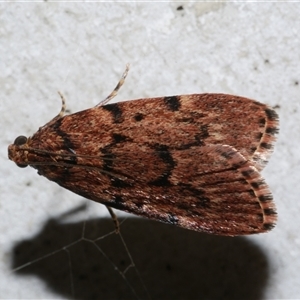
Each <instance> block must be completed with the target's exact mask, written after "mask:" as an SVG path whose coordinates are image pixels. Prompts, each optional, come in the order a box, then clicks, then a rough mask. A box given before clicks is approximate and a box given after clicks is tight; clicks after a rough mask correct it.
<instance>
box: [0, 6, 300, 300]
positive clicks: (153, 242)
mask: <svg viewBox="0 0 300 300" xmlns="http://www.w3.org/2000/svg"><path fill="white" fill-rule="evenodd" d="M299 14H300V4H299V3H227V2H222V3H209V2H202V3H200V2H198V3H192V2H184V1H182V2H180V3H179V2H170V3H138V2H135V3H130V2H127V3H72V4H71V3H51V2H50V3H49V2H46V1H45V2H42V3H2V4H0V57H1V58H0V70H1V74H0V99H1V100H0V116H1V117H0V128H1V132H2V134H1V138H0V143H1V148H0V149H1V150H0V151H1V155H0V159H1V177H0V189H1V190H0V191H1V198H0V298H1V299H5V298H7V299H8V298H19V299H29V298H38V299H42V298H54V299H61V298H66V299H67V298H71V297H76V298H81V299H83V298H84V299H87V298H90V299H93V298H94V299H104V298H112V299H122V298H127V299H128V298H134V293H136V294H137V296H136V298H143V299H144V298H146V292H145V289H144V288H143V285H142V283H141V282H140V280H139V279H138V278H137V277H138V276H137V275H136V272H135V271H136V270H138V271H139V272H140V275H141V277H142V279H143V281H144V285H145V287H146V289H147V290H148V293H149V294H150V296H151V297H152V298H153V299H158V298H159V299H183V298H194V299H195V298H198V299H200V298H202V299H203V298H210V299H212V298H214V299H216V298H219V299H233V298H236V299H263V298H264V299H266V298H268V299H274V298H277V299H291V298H299V297H300V286H299V281H300V275H299V268H300V260H299V254H300V253H299V252H300V234H299V228H300V218H299V217H298V213H300V201H299V195H300V187H299V180H300V171H299V160H300V158H299V149H298V148H299V132H300V121H299V108H300V107H299V104H300V98H299V97H300V96H299V95H300V68H299V61H300V52H299V49H300V38H299V31H300V19H299ZM126 63H130V65H131V69H130V73H129V75H128V78H127V80H126V82H125V85H124V86H123V87H122V89H121V90H120V92H119V95H118V96H117V97H116V99H115V101H121V100H127V99H136V98H144V97H154V96H164V95H177V94H188V93H203V92H222V93H229V94H236V95H241V96H245V97H248V98H253V99H256V100H259V101H261V102H263V103H266V104H269V105H270V106H272V107H274V108H275V109H276V111H277V112H278V114H279V116H280V135H279V138H278V142H277V144H276V147H275V152H274V154H273V155H272V158H271V159H270V162H269V164H268V165H267V167H266V168H265V170H264V171H263V176H264V177H265V179H266V181H267V182H268V184H269V186H270V188H271V190H272V192H273V195H274V199H275V202H276V205H277V208H278V223H277V226H276V228H275V229H274V230H273V231H272V232H270V233H268V234H262V235H257V236H251V237H244V238H239V237H238V238H224V237H216V236H207V235H204V234H198V233H195V232H189V231H186V230H182V229H179V228H175V227H172V226H168V225H164V224H160V223H156V222H151V221H144V220H143V219H138V218H134V217H132V216H130V215H125V214H119V213H118V212H117V213H118V215H119V216H120V220H123V218H124V216H126V217H127V219H126V221H125V222H124V223H122V225H121V230H122V234H123V237H124V240H125V242H126V244H127V246H128V248H129V252H130V254H131V255H132V257H133V260H134V261H135V263H136V266H137V267H136V269H135V268H130V269H129V270H128V272H126V273H125V278H126V280H127V281H126V280H124V279H123V278H122V276H121V275H120V273H119V272H118V271H116V270H115V269H114V266H117V267H118V268H119V270H121V271H122V270H124V269H126V267H127V266H128V265H129V259H128V257H127V254H126V250H125V249H124V245H123V244H122V240H121V239H120V237H118V236H116V235H114V234H111V235H109V236H107V237H105V235H106V234H107V233H109V232H111V231H113V224H112V222H111V220H109V219H106V218H102V217H103V216H105V217H107V216H108V215H107V212H106V210H105V208H104V207H103V206H101V205H100V204H96V203H92V202H91V201H87V200H85V199H83V198H80V197H79V196H77V195H75V194H72V193H70V192H68V191H66V190H63V189H62V188H60V187H59V186H58V185H56V184H54V183H51V182H49V181H47V180H46V179H45V178H42V177H40V176H38V175H37V174H36V172H35V171H34V170H33V169H31V168H25V169H18V168H17V167H16V166H15V165H14V164H13V163H12V162H11V161H9V160H8V159H7V146H8V145H9V144H10V143H12V142H13V141H14V139H15V138H16V137H17V136H18V135H25V136H30V135H32V134H33V133H34V132H35V131H36V130H37V129H38V127H39V126H42V125H44V124H45V123H46V122H47V121H49V120H50V119H51V118H53V117H54V116H55V115H56V114H57V113H58V112H59V110H60V105H61V102H60V98H59V96H58V94H57V91H60V92H62V93H63V94H64V96H65V97H66V99H67V108H68V109H69V112H76V111H79V110H82V109H85V108H89V107H92V106H94V105H96V104H97V103H98V102H99V101H100V100H101V99H103V98H105V97H106V96H107V95H108V94H109V93H110V92H111V91H112V89H113V88H114V86H115V85H116V83H117V82H118V80H119V77H120V76H121V74H122V72H123V71H124V68H125V65H126ZM83 204H84V205H86V207H80V205H83ZM76 208H78V209H77V210H76ZM83 220H87V222H86V223H84V222H83ZM83 224H86V226H87V227H86V232H89V233H92V234H93V237H103V239H102V240H101V244H100V246H99V247H100V248H96V247H95V244H93V243H88V242H84V241H81V242H78V243H77V244H76V245H75V246H73V247H69V248H67V250H61V251H58V252H55V250H59V249H62V247H64V246H67V245H68V244H70V243H71V242H72V241H76V240H80V237H81V232H82V226H83ZM98 230H99V231H98ZM93 237H90V239H92V238H93ZM99 249H101V250H102V251H103V252H104V253H105V254H106V255H108V256H109V258H110V259H111V260H112V261H113V262H111V261H108V260H107V259H106V258H105V256H103V255H102V254H101V251H100V250H99ZM47 254H50V255H49V257H48V256H47ZM39 258H42V259H41V260H39V261H36V260H38V259H39ZM26 263H29V265H26V266H25V267H22V268H20V270H15V271H12V269H14V268H17V267H19V266H20V265H23V264H26ZM128 285H130V286H131V288H130V287H128ZM132 290H133V291H132Z"/></svg>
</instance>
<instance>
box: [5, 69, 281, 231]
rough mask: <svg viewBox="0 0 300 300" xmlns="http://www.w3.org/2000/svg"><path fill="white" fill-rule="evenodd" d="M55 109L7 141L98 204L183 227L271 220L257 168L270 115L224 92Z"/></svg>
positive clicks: (274, 121)
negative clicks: (34, 127)
mask: <svg viewBox="0 0 300 300" xmlns="http://www.w3.org/2000/svg"><path fill="white" fill-rule="evenodd" d="M127 72H128V66H127V68H126V71H125V72H124V74H123V77H122V79H121V80H120V82H119V83H118V85H117V86H116V88H115V90H114V91H113V92H112V93H111V94H110V95H109V96H108V97H107V98H106V99H105V100H103V101H102V102H100V103H99V104H98V105H97V106H96V107H93V108H90V109H87V110H83V111H80V112H77V113H74V114H71V115H64V112H65V100H64V98H63V96H62V95H61V98H62V102H63V105H62V109H61V112H60V113H59V115H57V116H56V117H55V118H54V119H52V120H51V121H50V122H48V123H47V124H46V125H44V126H43V127H41V128H39V130H38V131H37V132H36V133H35V134H34V135H33V136H32V137H29V138H26V137H24V136H19V137H17V138H16V140H15V141H14V143H13V144H12V145H10V146H9V147H8V156H9V159H11V160H12V161H14V162H15V163H16V164H17V165H18V166H20V167H26V166H27V165H30V166H32V167H33V168H35V169H37V170H38V174H39V175H43V176H45V177H46V178H48V179H49V180H51V181H54V182H56V183H57V184H59V185H61V186H62V187H64V188H66V189H68V190H70V191H72V192H74V193H76V194H78V195H81V196H83V197H85V198H88V199H91V200H93V201H96V202H100V203H102V204H104V205H106V206H107V207H110V208H116V209H120V210H123V211H126V212H130V213H134V214H136V215H139V216H144V217H147V218H150V219H153V220H158V221H162V222H165V223H169V224H173V225H177V226H180V227H183V228H187V229H191V230H196V231H200V232H206V233H212V234H218V235H229V236H236V235H245V234H253V233H261V232H266V231H268V230H270V229H271V228H273V226H274V224H275V221H276V210H275V205H274V202H273V198H272V195H271V192H270V190H269V188H268V186H267V184H266V183H265V181H264V179H263V178H262V177H261V175H260V173H259V171H261V170H262V168H263V167H264V166H265V164H266V162H267V160H268V157H269V155H270V154H271V152H272V148H273V144H274V142H275V136H276V134H277V133H278V115H277V114H276V112H275V111H274V110H273V109H271V108H270V107H268V106H267V105H265V104H262V103H259V102H257V101H254V100H250V99H247V98H242V97H238V96H232V95H225V94H193V95H179V96H171V97H159V98H147V99H139V100H131V101H125V102H119V103H114V104H106V103H107V102H109V101H110V100H111V99H112V98H113V97H114V96H115V95H116V94H117V91H118V89H119V88H120V87H121V86H122V84H123V83H124V80H125V77H126V75H127Z"/></svg>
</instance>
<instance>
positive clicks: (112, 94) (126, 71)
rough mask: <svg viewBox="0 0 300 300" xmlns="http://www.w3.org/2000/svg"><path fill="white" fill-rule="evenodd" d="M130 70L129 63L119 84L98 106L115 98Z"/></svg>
mask: <svg viewBox="0 0 300 300" xmlns="http://www.w3.org/2000/svg"><path fill="white" fill-rule="evenodd" d="M128 71H129V64H127V65H126V69H125V71H124V73H123V75H122V77H121V79H120V80H119V82H118V84H117V85H116V87H115V88H114V90H113V91H112V92H111V93H110V94H109V95H108V96H107V97H106V98H105V99H104V100H102V101H100V102H99V103H98V104H97V105H96V106H103V105H105V104H106V103H108V102H109V101H110V100H111V99H113V98H114V97H115V96H116V95H117V94H118V91H119V89H120V88H121V86H122V85H123V84H124V82H125V78H126V76H127V74H128Z"/></svg>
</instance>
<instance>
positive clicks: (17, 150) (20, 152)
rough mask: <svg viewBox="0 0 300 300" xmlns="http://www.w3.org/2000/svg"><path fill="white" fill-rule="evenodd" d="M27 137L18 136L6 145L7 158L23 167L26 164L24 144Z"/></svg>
mask: <svg viewBox="0 0 300 300" xmlns="http://www.w3.org/2000/svg"><path fill="white" fill-rule="evenodd" d="M27 142H28V139H27V137H26V136H24V135H20V136H18V137H17V138H16V139H15V141H14V143H13V144H11V145H9V146H8V158H9V159H10V160H12V161H14V162H15V163H16V165H17V166H18V167H20V168H25V167H27V166H28V164H27V163H26V161H27V155H26V151H24V150H26V145H27Z"/></svg>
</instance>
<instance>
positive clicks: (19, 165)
mask: <svg viewBox="0 0 300 300" xmlns="http://www.w3.org/2000/svg"><path fill="white" fill-rule="evenodd" d="M16 165H17V166H18V167H19V168H26V167H27V166H28V165H22V164H16Z"/></svg>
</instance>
